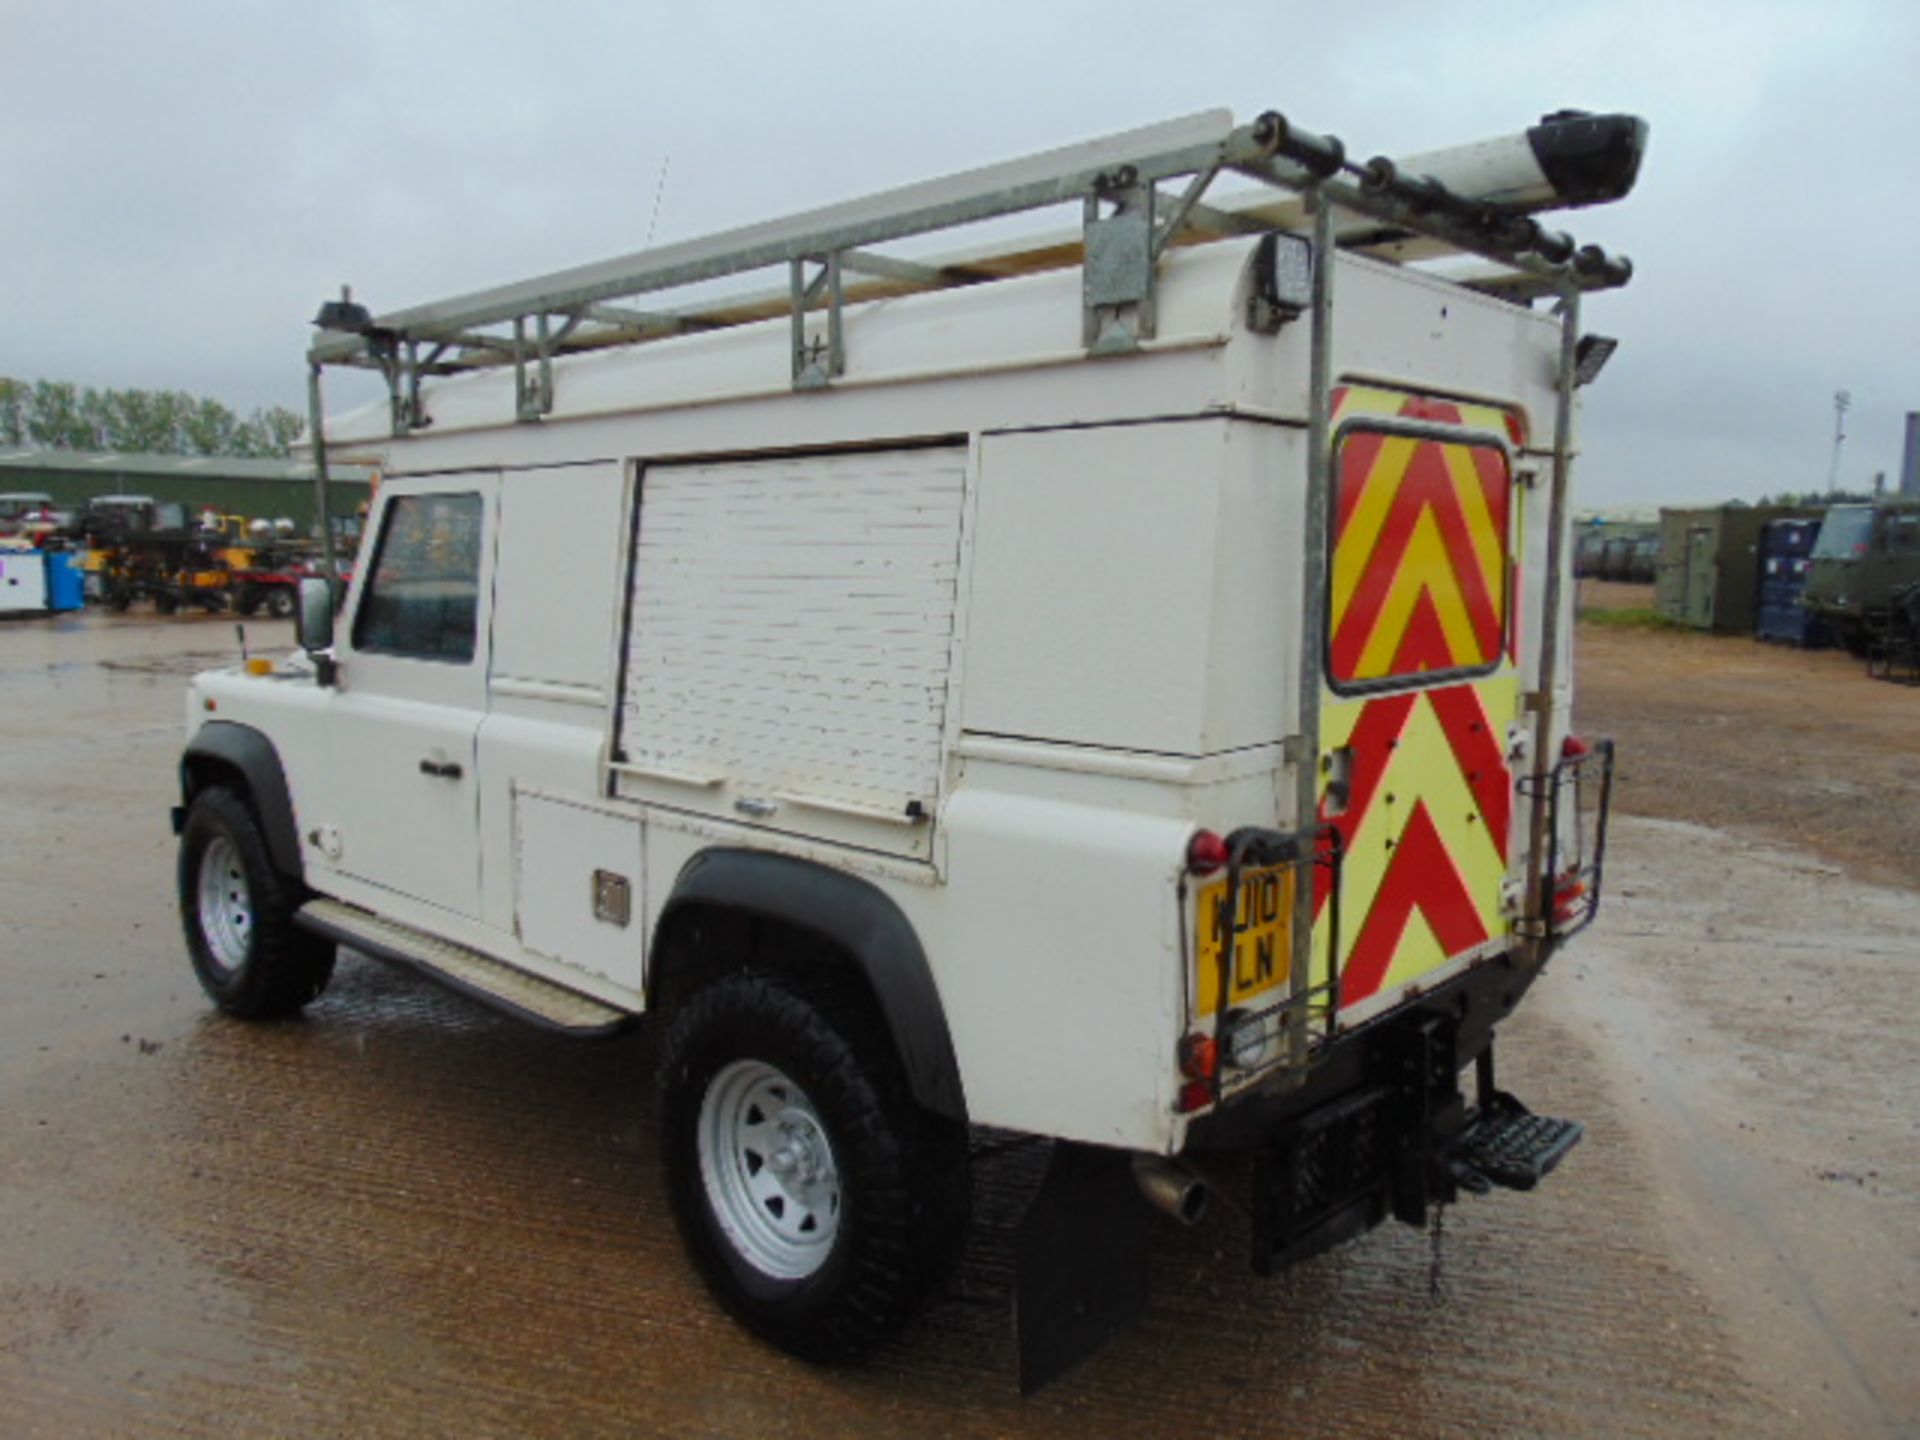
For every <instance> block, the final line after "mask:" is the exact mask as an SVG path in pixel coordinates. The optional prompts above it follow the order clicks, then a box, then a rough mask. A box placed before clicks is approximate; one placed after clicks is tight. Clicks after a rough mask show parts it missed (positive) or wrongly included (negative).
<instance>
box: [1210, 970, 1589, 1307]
mask: <svg viewBox="0 0 1920 1440" xmlns="http://www.w3.org/2000/svg"><path fill="white" fill-rule="evenodd" d="M1536 974H1537V970H1536V969H1535V968H1534V967H1532V966H1530V965H1528V964H1526V963H1525V962H1523V961H1522V960H1521V958H1520V957H1519V956H1517V955H1516V954H1513V953H1509V954H1507V955H1502V956H1500V957H1498V958H1496V959H1494V960H1490V961H1488V962H1486V963H1484V964H1482V965H1479V966H1476V967H1475V968H1474V969H1472V970H1470V971H1468V972H1466V973H1465V974H1463V975H1461V976H1459V977H1457V978H1456V979H1455V980H1453V981H1452V982H1450V983H1448V984H1446V985H1443V986H1440V987H1437V988H1436V989H1435V990H1433V991H1432V992H1430V993H1429V994H1427V995H1425V996H1423V997H1421V998H1420V999H1419V1000H1417V1001H1415V1002H1413V1003H1411V1004H1408V1005H1405V1006H1402V1007H1401V1008H1400V1009H1398V1010H1394V1011H1391V1012H1389V1013H1388V1014H1386V1015H1383V1016H1381V1017H1380V1018H1379V1019H1378V1020H1376V1021H1373V1022H1371V1023H1370V1024H1368V1025H1365V1026H1363V1027H1361V1028H1359V1029H1357V1030H1355V1031H1353V1032H1351V1033H1350V1034H1347V1035H1344V1036H1342V1037H1341V1038H1340V1039H1339V1040H1337V1041H1334V1042H1332V1043H1330V1044H1329V1045H1327V1046H1325V1047H1324V1048H1323V1049H1322V1050H1321V1052H1320V1054H1319V1056H1318V1058H1317V1060H1316V1063H1315V1065H1314V1067H1313V1069H1312V1071H1311V1072H1310V1074H1309V1075H1308V1077H1307V1079H1306V1081H1305V1083H1303V1084H1300V1085H1298V1086H1296V1087H1294V1088H1292V1089H1289V1090H1281V1089H1279V1088H1278V1087H1276V1088H1274V1089H1271V1090H1264V1091H1259V1092H1255V1093H1253V1094H1251V1095H1246V1096H1242V1097H1240V1098H1238V1099H1237V1100H1234V1101H1230V1102H1229V1103H1228V1104H1226V1105H1225V1106H1223V1107H1222V1108H1221V1109H1219V1110H1217V1111H1215V1112H1214V1113H1212V1114H1210V1115H1207V1116H1205V1117H1204V1118H1202V1119H1199V1120H1196V1121H1195V1122H1194V1124H1193V1127H1192V1129H1191V1130H1190V1131H1189V1136H1188V1146H1187V1149H1188V1152H1189V1153H1190V1154H1192V1155H1194V1157H1195V1158H1196V1159H1197V1160H1202V1161H1204V1160H1205V1159H1206V1158H1207V1157H1208V1156H1209V1155H1212V1156H1213V1157H1215V1158H1217V1159H1221V1160H1226V1161H1229V1162H1232V1161H1237V1162H1238V1163H1237V1164H1233V1165H1232V1168H1233V1169H1235V1170H1240V1169H1242V1167H1244V1166H1245V1165H1246V1162H1247V1160H1248V1159H1249V1158H1250V1159H1251V1167H1250V1170H1251V1177H1250V1183H1251V1192H1250V1194H1249V1196H1248V1200H1249V1205H1250V1209H1251V1211H1252V1214H1253V1217H1254V1225H1253V1256H1252V1260H1253V1267H1254V1269H1255V1270H1257V1271H1260V1272H1261V1273H1268V1272H1271V1271H1273V1270H1277V1269H1280V1268H1282V1267H1284V1266H1287V1265H1290V1264H1293V1263H1295V1262H1296V1261H1299V1260H1304V1259H1306V1258H1308V1257H1310V1256H1312V1255H1316V1254H1318V1253H1320V1252H1321V1251H1323V1250H1326V1249H1329V1248H1330V1247H1332V1246H1334V1245H1337V1244H1339V1243H1341V1242H1343V1241H1346V1240H1350V1239H1353V1238H1355V1237H1357V1236H1359V1235H1362V1234H1365V1233H1366V1232H1367V1231H1368V1230H1371V1229H1372V1228H1373V1227H1374V1226H1376V1225H1378V1224H1380V1223H1381V1222H1382V1221H1384V1220H1386V1219H1387V1218H1388V1217H1389V1216H1392V1217H1394V1218H1396V1219H1399V1220H1402V1221H1404V1222H1406V1223H1408V1224H1411V1225H1422V1224H1425V1223H1426V1220H1427V1217H1428V1215H1429V1213H1430V1210H1431V1207H1433V1206H1435V1205H1444V1204H1448V1203H1450V1202H1452V1201H1453V1200H1455V1199H1456V1198H1457V1197H1458V1194H1459V1190H1460V1188H1461V1184H1462V1177H1463V1173H1467V1181H1468V1183H1469V1184H1470V1185H1472V1186H1473V1187H1474V1188H1484V1187H1483V1186H1480V1185H1478V1183H1477V1182H1476V1181H1475V1179H1474V1177H1472V1176H1471V1174H1470V1172H1463V1171H1462V1168H1461V1167H1460V1165H1459V1164H1458V1163H1457V1162H1458V1161H1459V1159H1460V1152H1461V1147H1462V1146H1463V1144H1466V1143H1467V1142H1468V1141H1469V1140H1470V1138H1471V1132H1472V1129H1473V1126H1474V1123H1475V1121H1476V1118H1477V1116H1478V1114H1479V1112H1480V1110H1481V1109H1482V1108H1484V1107H1485V1106H1486V1104H1487V1100H1488V1098H1489V1096H1490V1095H1491V1094H1492V1088H1491V1085H1492V1053H1493V1031H1494V1027H1495V1026H1496V1025H1497V1024H1498V1023H1499V1021H1501V1020H1502V1019H1504V1018H1505V1017H1506V1016H1507V1015H1509V1014H1511V1013H1512V1012H1513V1009H1514V1007H1515V1006H1516V1005H1517V1004H1518V1003H1519V1001H1520V998H1521V996H1523V995H1524V994H1525V993H1526V991H1527V989H1528V987H1529V986H1530V985H1531V984H1532V983H1533V980H1534V978H1535V976H1536ZM1470 1065H1471V1066H1476V1067H1477V1068H1478V1069H1479V1071H1480V1074H1481V1086H1480V1089H1481V1092H1482V1093H1481V1094H1480V1095H1479V1096H1476V1097H1475V1103H1473V1104H1470V1103H1469V1100H1468V1096H1467V1095H1466V1094H1465V1093H1464V1092H1463V1091H1462V1089H1461V1072H1462V1070H1464V1069H1465V1068H1466V1067H1468V1066H1470ZM1556 1158H1557V1157H1556Z"/></svg>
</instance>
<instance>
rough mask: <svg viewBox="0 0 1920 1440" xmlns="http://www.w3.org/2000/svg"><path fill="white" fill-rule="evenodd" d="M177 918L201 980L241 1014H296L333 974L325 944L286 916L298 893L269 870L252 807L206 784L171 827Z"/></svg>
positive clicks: (296, 904)
mask: <svg viewBox="0 0 1920 1440" xmlns="http://www.w3.org/2000/svg"><path fill="white" fill-rule="evenodd" d="M178 880H179V892H180V921H181V926H182V928H183V929H184V931H185V932H186V940H187V954H188V957H189V958H190V959H191V960H192V962H193V972H194V974H195V975H196V976H198V977H199V980H200V987H201V989H203V990H205V991H206V992H207V994H208V996H209V997H210V998H211V999H212V1000H213V1002H214V1003H215V1004H217V1005H218V1006H219V1007H220V1008H221V1009H222V1010H225V1011H227V1012H228V1013H229V1014H232V1015H238V1016H240V1017H241V1018H242V1019H245V1020H268V1019H276V1018H279V1017H282V1016H286V1015H293V1014H296V1013H298V1012H299V1011H300V1010H301V1009H302V1008H303V1007H305V1006H306V1005H307V1004H308V1003H309V1002H310V1001H313V1000H315V999H317V998H318V997H319V995H320V993H321V991H323V990H325V989H326V988H327V982H328V981H329V980H331V979H332V978H333V961H334V947H333V945H332V944H331V943H330V942H328V941H325V940H322V939H321V938H320V937H319V936H317V935H313V934H310V933H308V932H307V931H305V930H302V929H300V928H299V927H298V926H297V925H295V924H294V915H295V914H296V913H297V912H298V910H299V909H300V906H301V903H302V902H303V901H304V900H305V898H306V893H305V891H304V890H303V889H302V887H301V885H300V883H299V882H298V881H297V880H294V879H292V878H291V877H289V876H286V875H283V874H281V873H280V871H279V870H278V869H277V868H275V866H274V863H273V856H272V854H271V853H270V852H269V851H268V849H267V841H266V837H265V836H264V835H262V834H261V832H260V822H259V821H258V819H256V818H255V816H254V813H253V808H252V806H250V805H248V804H247V802H246V800H244V799H243V798H242V797H241V796H239V795H237V794H235V793H234V792H233V791H232V790H229V789H225V788H223V787H220V786H213V787H210V788H209V789H206V790H202V791H201V792H200V793H199V794H198V795H197V796H195V797H194V801H193V806H192V808H191V809H190V810H189V811H188V812H187V823H186V826H185V827H184V828H183V829H182V830H181V832H180V866H179V874H178Z"/></svg>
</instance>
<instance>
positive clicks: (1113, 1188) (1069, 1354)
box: [1013, 1140, 1149, 1395]
mask: <svg viewBox="0 0 1920 1440" xmlns="http://www.w3.org/2000/svg"><path fill="white" fill-rule="evenodd" d="M1148 1213H1149V1212H1148V1209H1147V1202H1146V1200H1145V1198H1144V1197H1143V1196H1142V1195H1141V1194H1140V1190H1139V1187H1138V1186H1137V1185H1136V1184H1135V1183H1134V1179H1133V1164H1132V1161H1131V1159H1130V1157H1129V1156H1128V1155H1127V1153H1126V1152H1125V1151H1123V1150H1107V1149H1103V1148H1101V1147H1100V1146H1097V1145H1078V1144H1074V1143H1073V1142H1071V1141H1067V1140H1061V1141H1057V1142H1055V1144H1054V1147H1053V1158H1052V1160H1051V1161H1049V1162H1048V1165H1047V1173H1046V1176H1045V1178H1044V1179H1043V1180H1042V1181H1041V1182H1040V1190H1039V1192H1038V1193H1037V1194H1036V1195H1035V1196H1034V1197H1033V1203H1032V1204H1031V1205H1030V1206H1028V1207H1027V1213H1026V1215H1025V1216H1024V1217H1022V1219H1021V1221H1020V1232H1019V1236H1018V1238H1017V1240H1016V1242H1015V1266H1016V1269H1015V1274H1014V1289H1013V1334H1014V1349H1015V1353H1016V1355H1017V1357H1018V1363H1019V1369H1020V1393H1021V1394H1022V1395H1031V1394H1033V1393H1034V1392H1035V1391H1036V1390H1039V1389H1040V1388H1042V1387H1043V1386H1046V1385H1049V1384H1051V1383H1052V1382H1053V1381H1055V1380H1057V1379H1059V1378H1060V1377H1061V1376H1062V1375H1064V1374H1066V1373H1067V1372H1068V1371H1069V1370H1071V1369H1073V1368H1074V1367H1075V1366H1076V1365H1078V1364H1079V1363H1080V1362H1081V1361H1082V1360H1085V1359H1086V1358H1087V1357H1088V1356H1090V1355H1092V1354H1094V1353H1095V1352H1097V1351H1098V1350H1099V1349H1100V1348H1101V1347H1102V1346H1104V1345H1105V1344H1106V1343H1107V1341H1108V1340H1110V1339H1112V1338H1113V1336H1115V1335H1117V1334H1119V1333H1120V1332H1121V1331H1122V1330H1126V1329H1129V1328H1131V1327H1132V1326H1133V1325H1135V1324H1137V1323H1138V1322H1139V1320H1140V1317H1141V1316H1142V1315H1144V1314H1145V1313H1146V1309H1147V1219H1148Z"/></svg>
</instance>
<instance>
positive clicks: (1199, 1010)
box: [1193, 865, 1294, 1015]
mask: <svg viewBox="0 0 1920 1440" xmlns="http://www.w3.org/2000/svg"><path fill="white" fill-rule="evenodd" d="M1293 881H1294V872H1293V867H1292V866H1290V865H1271V866H1267V867H1265V868H1263V869H1259V870H1247V871H1244V872H1242V874H1241V876H1240V903H1239V907H1238V908H1239V911H1240V936H1239V939H1238V940H1237V941H1236V943H1235V944H1234V947H1233V963H1232V965H1231V966H1230V967H1229V973H1228V977H1227V978H1228V985H1227V1003H1228V1004H1229V1005H1244V1004H1246V1003H1247V1002H1248V1001H1250V1000H1253V999H1254V998H1256V997H1258V996H1260V995H1264V994H1265V993H1266V992H1267V991H1269V990H1275V989H1278V988H1279V987H1280V986H1282V985H1284V984H1286V982H1287V970H1288V959H1289V957H1290V956H1291V954H1292V952H1293V946H1292V939H1293ZM1226 909H1227V881H1226V877H1225V876H1224V875H1223V876H1221V877H1220V879H1218V880H1215V881H1213V882H1212V883H1211V884H1209V885H1207V886H1205V887H1203V888H1202V889H1201V890H1200V892H1199V894H1198V895H1197V897H1196V904H1195V907H1194V915H1195V930H1196V933H1195V944H1194V955H1195V961H1194V968H1195V977H1194V981H1195V983H1194V1002H1193V1003H1194V1011H1195V1013H1196V1014H1200V1015H1210V1014H1212V1013H1213V1011H1214V1010H1215V1009H1216V1008H1217V1007H1218V1006H1219V1003H1220V956H1221V952H1222V951H1223V950H1224V949H1225V947H1226V939H1227V930H1228V927H1227V923H1226V919H1227V917H1226Z"/></svg>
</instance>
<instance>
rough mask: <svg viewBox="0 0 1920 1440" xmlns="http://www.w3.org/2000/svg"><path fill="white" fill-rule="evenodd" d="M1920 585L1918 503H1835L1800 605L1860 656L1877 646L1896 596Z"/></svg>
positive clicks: (1886, 501)
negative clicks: (1902, 589)
mask: <svg viewBox="0 0 1920 1440" xmlns="http://www.w3.org/2000/svg"><path fill="white" fill-rule="evenodd" d="M1915 581H1920V499H1903V500H1882V501H1879V502H1877V503H1875V504H1871V505H1835V506H1833V507H1832V508H1831V509H1830V510H1828V511H1827V518H1826V520H1825V522H1824V523H1823V524H1822V525H1821V527H1820V538H1819V540H1817V541H1816V542H1815V543H1814V547H1813V564H1812V565H1811V566H1810V567H1808V570H1807V588H1806V590H1805V592H1804V596H1803V599H1802V600H1801V603H1802V604H1803V605H1805V606H1806V607H1807V608H1808V609H1809V610H1811V611H1813V612H1814V613H1815V614H1817V615H1819V616H1821V617H1822V618H1824V619H1825V620H1826V622H1827V623H1828V624H1829V625H1830V626H1832V627H1833V633H1834V635H1835V636H1836V637H1837V638H1838V639H1839V641H1840V643H1841V644H1843V645H1845V646H1846V647H1847V648H1848V649H1849V650H1851V651H1852V652H1853V653H1854V654H1856V655H1865V654H1868V653H1869V652H1870V651H1872V650H1873V649H1874V648H1875V645H1876V644H1877V642H1878V640H1879V637H1880V636H1881V635H1882V634H1883V633H1884V631H1885V629H1886V625H1887V614H1888V605H1889V602H1890V601H1891V599H1892V597H1893V592H1894V591H1896V590H1898V589H1899V588H1900V587H1901V586H1903V585H1910V584H1912V583H1914V582H1915Z"/></svg>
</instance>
